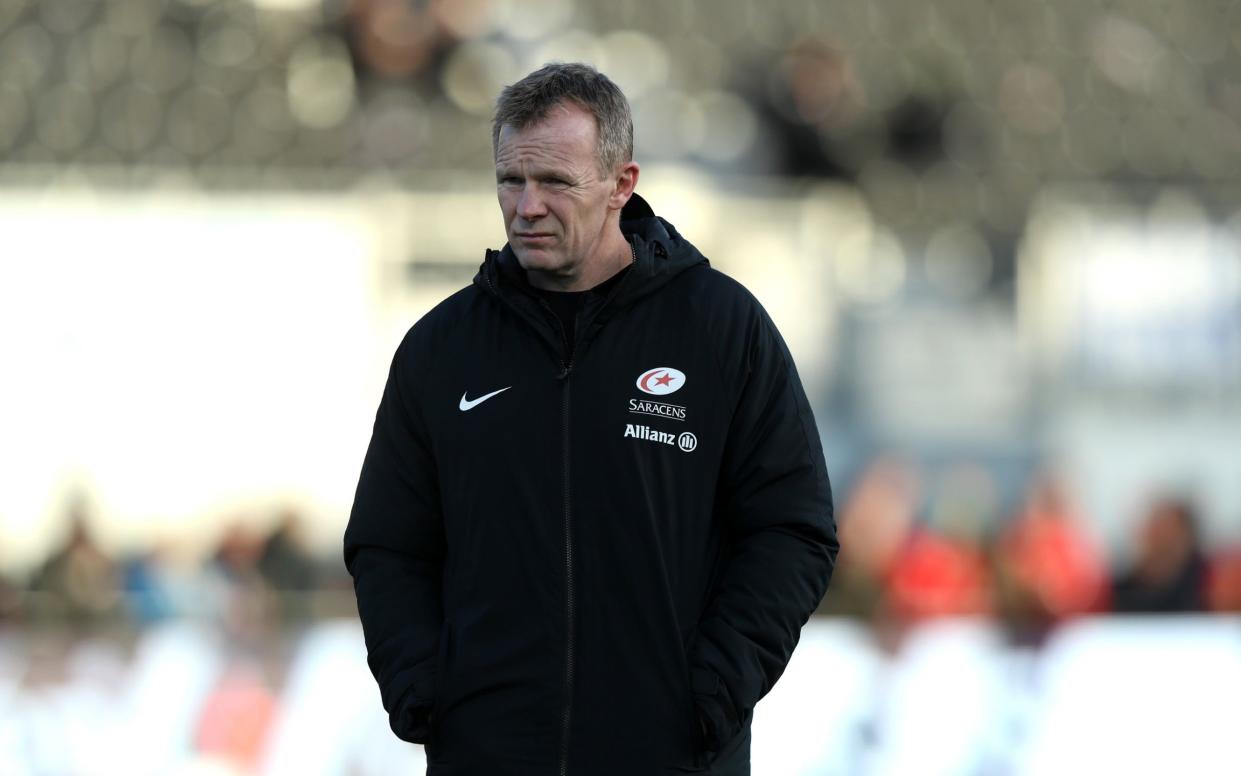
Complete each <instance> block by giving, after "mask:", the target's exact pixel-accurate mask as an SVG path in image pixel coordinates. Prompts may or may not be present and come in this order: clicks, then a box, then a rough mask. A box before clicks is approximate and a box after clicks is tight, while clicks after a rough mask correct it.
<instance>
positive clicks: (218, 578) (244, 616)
mask: <svg viewBox="0 0 1241 776" xmlns="http://www.w3.org/2000/svg"><path fill="white" fill-rule="evenodd" d="M263 545H264V542H263V538H262V537H261V536H260V535H259V534H257V533H256V532H255V531H254V529H253V528H251V527H250V524H249V521H247V520H246V519H245V518H238V519H235V520H234V521H233V522H232V523H231V524H230V525H229V527H228V528H227V529H226V530H225V532H224V535H223V536H221V537H220V544H219V546H218V547H217V548H216V551H215V553H214V555H213V556H212V559H211V563H210V565H209V567H208V569H207V578H208V588H209V592H208V591H205V592H207V595H208V597H209V598H210V599H211V600H213V601H214V603H215V605H216V606H217V607H218V614H219V615H220V616H221V618H222V620H223V622H222V624H223V627H224V628H225V630H226V631H227V632H228V633H229V634H230V635H231V636H232V637H233V638H234V639H238V640H241V641H245V642H250V643H254V642H257V641H260V640H261V639H262V638H263V637H264V636H266V635H268V634H269V632H270V629H271V627H272V626H273V623H272V622H271V619H272V618H271V617H270V615H271V611H272V600H271V596H270V595H269V591H268V588H267V585H266V583H265V582H264V580H263V576H262V574H261V573H260V572H259V568H258V561H259V557H260V556H261V554H262V552H263Z"/></svg>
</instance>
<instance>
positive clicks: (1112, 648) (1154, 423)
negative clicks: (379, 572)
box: [0, 0, 1241, 776]
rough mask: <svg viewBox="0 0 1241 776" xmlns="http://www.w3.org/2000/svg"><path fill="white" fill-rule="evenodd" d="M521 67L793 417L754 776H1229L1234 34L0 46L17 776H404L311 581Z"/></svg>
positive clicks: (324, 8) (266, 35) (316, 579)
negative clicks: (795, 509) (809, 610)
mask: <svg viewBox="0 0 1241 776" xmlns="http://www.w3.org/2000/svg"><path fill="white" fill-rule="evenodd" d="M551 60H580V61H587V62H591V63H593V64H595V65H597V66H598V67H599V68H600V69H602V70H603V71H604V72H606V73H608V74H609V75H610V76H612V77H613V78H614V79H615V80H616V81H617V82H618V83H619V84H620V85H621V87H622V88H623V89H624V90H625V91H626V93H627V94H628V95H629V97H630V99H631V101H632V104H633V108H634V112H635V123H636V143H637V148H636V156H637V159H638V161H639V162H641V164H642V165H643V168H642V180H641V183H640V185H639V192H640V193H641V194H643V195H644V196H645V197H646V198H647V199H648V200H649V201H650V202H651V203H652V205H653V207H654V208H655V210H656V212H658V213H660V214H661V215H663V216H664V217H666V218H668V219H669V220H670V221H672V222H673V223H674V224H676V225H677V226H678V227H679V229H680V230H681V231H682V232H684V233H685V234H686V236H687V237H689V238H690V239H691V240H692V241H693V242H695V243H696V244H697V245H698V246H699V247H700V248H702V250H703V251H704V252H705V253H706V254H707V255H708V256H709V257H710V258H711V260H712V262H713V263H714V264H715V265H716V266H718V267H720V268H722V269H724V270H725V271H727V272H729V273H730V274H732V275H734V276H735V277H737V278H739V279H740V280H741V281H742V282H744V283H745V284H746V285H747V286H748V287H749V288H750V289H751V290H753V291H754V292H755V294H756V295H757V296H758V297H759V298H760V300H761V301H762V302H763V303H764V305H765V306H766V307H767V308H768V309H769V310H770V312H771V313H772V315H773V317H774V318H775V319H776V321H777V323H778V324H779V326H780V327H781V330H782V331H783V332H784V334H785V337H786V339H787V340H788V342H789V345H790V347H791V349H792V351H793V353H794V355H795V357H796V359H797V363H798V366H799V369H800V370H801V373H802V376H803V379H804V381H805V383H806V386H807V390H808V392H809V393H810V396H811V400H812V402H813V404H814V406H815V410H816V416H817V418H818V421H819V424H820V431H821V433H822V437H823V441H824V446H825V450H826V452H827V458H828V465H829V469H830V471H831V474H832V479H833V486H834V489H835V494H836V501H837V517H838V520H839V524H840V529H841V535H842V542H843V549H842V553H841V563H840V566H839V568H838V570H837V572H836V576H835V579H834V580H833V583H832V588H831V589H830V590H829V592H828V594H827V596H826V598H825V600H824V602H823V604H822V606H821V607H820V611H819V612H818V613H817V614H816V616H815V617H814V618H812V620H811V622H810V623H809V624H808V625H807V626H806V628H805V630H804V632H803V637H802V643H801V646H800V647H799V648H798V651H797V653H796V654H795V655H794V658H793V661H792V663H791V664H790V666H789V669H788V671H787V672H786V674H785V678H784V679H783V680H782V681H781V683H780V684H779V685H777V687H776V688H775V690H773V692H772V693H771V694H770V695H769V696H768V697H767V698H766V699H764V700H763V701H762V702H761V703H760V705H759V707H758V713H757V714H756V718H755V723H754V744H753V767H754V773H755V774H756V776H786V775H788V774H802V775H807V776H809V775H814V776H820V775H826V774H901V775H904V774H912V773H916V774H966V775H975V774H976V775H979V776H981V775H982V774H1010V773H1011V774H1050V773H1054V774H1066V773H1091V774H1094V773H1168V772H1178V773H1195V774H1215V773H1220V774H1223V773H1232V774H1235V773H1238V772H1241V752H1238V750H1237V748H1236V746H1235V739H1236V736H1235V725H1236V719H1237V714H1236V708H1237V707H1236V699H1237V698H1238V697H1241V618H1239V617H1238V613H1239V612H1241V3H1239V2H1235V1H1231V2H1230V1H1227V0H1224V1H1221V2H1181V3H1166V2H1157V1H1156V0H1039V1H1038V2H1022V1H1019V0H936V1H933V2H926V3H897V2H874V3H859V2H853V1H852V0H834V1H832V2H814V1H811V0H762V1H761V2H760V1H759V0H660V1H658V2H657V1H656V0H523V2H520V3H518V2H516V0H442V1H441V0H223V1H221V2H212V1H210V0H0V378H2V379H0V773H2V774H6V776H7V775H9V774H14V775H23V776H24V775H26V774H40V775H42V774H116V773H126V774H250V773H261V774H285V773H297V774H392V773H416V772H421V770H420V765H421V763H422V762H423V760H422V753H421V749H420V748H419V747H416V746H411V745H407V744H404V743H402V742H400V741H398V740H397V739H396V738H394V737H393V736H392V735H391V733H390V732H389V731H388V728H387V720H386V716H385V715H384V713H383V711H382V709H381V708H380V704H379V695H378V692H377V690H376V688H375V686H374V683H373V680H372V679H371V677H370V674H369V672H368V670H367V668H366V664H365V651H364V648H363V646H362V640H361V632H360V628H359V627H358V625H357V619H356V612H355V610H354V608H353V606H354V604H353V597H352V588H351V584H350V580H349V578H348V577H347V575H346V574H345V571H344V568H343V565H342V562H341V559H340V537H341V534H342V531H343V529H344V526H345V522H346V519H347V516H348V510H349V506H350V503H351V500H352V497H353V488H354V485H355V484H356V478H357V474H358V471H359V468H360V465H361V461H362V456H363V453H364V451H365V447H366V444H367V441H368V439H369V434H370V427H371V422H372V420H373V417H374V411H375V407H376V406H377V403H378V400H379V395H380V391H381V389H382V385H383V380H384V376H385V375H386V371H387V367H388V363H389V360H390V358H391V355H392V352H393V351H394V349H395V347H396V344H397V343H398V342H399V340H400V338H401V336H402V335H403V333H404V332H405V330H406V329H407V328H408V327H409V326H410V325H411V324H412V323H413V322H414V321H415V320H417V318H418V317H419V316H420V315H421V314H422V313H423V312H425V311H426V310H427V309H429V308H430V306H431V305H433V304H434V303H436V302H438V301H439V300H440V299H442V298H443V297H444V296H446V295H448V294H449V293H451V292H453V291H455V290H456V289H458V288H460V287H461V286H464V285H465V284H467V283H468V282H469V281H470V279H471V277H472V276H473V274H474V272H475V271H476V269H477V267H478V265H479V263H480V262H481V260H482V257H483V251H484V249H485V248H487V247H493V248H494V247H499V246H500V245H502V244H503V241H504V230H503V228H502V224H501V221H500V214H499V210H498V207H497V206H496V203H495V199H494V196H495V195H494V188H493V186H494V178H493V172H492V167H491V149H490V134H489V119H490V115H489V114H490V110H491V106H492V101H493V99H494V97H495V95H496V94H497V92H498V90H499V89H500V88H501V87H502V86H503V85H505V84H508V83H512V82H513V81H515V80H517V79H518V78H520V77H521V76H522V75H524V74H525V73H527V72H529V71H530V70H532V69H534V68H536V67H538V66H540V65H541V64H543V63H545V62H547V61H551Z"/></svg>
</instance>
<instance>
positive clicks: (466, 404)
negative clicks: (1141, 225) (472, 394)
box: [457, 385, 513, 412]
mask: <svg viewBox="0 0 1241 776" xmlns="http://www.w3.org/2000/svg"><path fill="white" fill-rule="evenodd" d="M512 387H513V386H511V385H509V386H506V387H504V388H501V389H500V390H498V391H492V392H491V393H488V394H485V395H483V396H479V397H478V398H477V399H466V398H465V393H463V394H461V403H460V404H458V405H457V406H458V407H460V408H461V411H462V412H467V411H469V410H472V409H474V408H475V407H477V406H478V405H480V404H482V403H483V402H485V401H487V400H488V399H490V398H491V397H492V396H495V395H496V394H498V393H504V392H505V391H507V390H508V389H509V388H512ZM466 393H469V391H466Z"/></svg>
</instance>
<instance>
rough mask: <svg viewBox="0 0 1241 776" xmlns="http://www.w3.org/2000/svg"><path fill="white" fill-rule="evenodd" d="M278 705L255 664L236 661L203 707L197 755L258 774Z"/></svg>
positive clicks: (244, 771)
mask: <svg viewBox="0 0 1241 776" xmlns="http://www.w3.org/2000/svg"><path fill="white" fill-rule="evenodd" d="M278 703H279V702H278V699H277V698H276V695H275V694H274V693H273V692H272V691H271V689H270V688H269V687H268V686H267V682H266V680H265V679H264V677H263V674H262V672H261V670H260V669H259V667H258V665H256V664H254V663H252V662H250V661H239V662H237V663H235V664H234V665H232V666H230V667H229V668H228V669H227V670H225V672H224V674H223V675H222V676H221V678H220V680H219V683H218V684H217V685H216V687H215V689H213V690H212V691H211V694H210V695H209V696H208V697H207V700H206V702H205V703H204V704H203V710H202V716H201V717H200V718H199V721H198V730H197V735H196V738H197V742H196V743H197V749H198V752H199V754H201V755H204V756H205V757H207V758H209V759H210V760H211V761H213V762H219V763H222V764H227V765H228V766H231V767H233V768H236V769H238V770H239V771H240V772H242V773H255V772H257V769H258V767H259V765H260V759H261V757H262V755H263V751H264V747H265V745H266V743H267V739H268V735H269V732H270V731H271V729H272V725H273V722H274V721H275V718H276V713H277V711H278Z"/></svg>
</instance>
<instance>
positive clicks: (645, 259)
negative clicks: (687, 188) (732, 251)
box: [474, 193, 708, 323]
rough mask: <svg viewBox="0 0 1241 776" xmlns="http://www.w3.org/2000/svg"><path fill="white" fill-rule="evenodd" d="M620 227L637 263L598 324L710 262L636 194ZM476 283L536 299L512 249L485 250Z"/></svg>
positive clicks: (504, 294)
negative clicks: (688, 270)
mask: <svg viewBox="0 0 1241 776" xmlns="http://www.w3.org/2000/svg"><path fill="white" fill-rule="evenodd" d="M620 227H621V233H622V234H624V235H625V238H626V239H627V240H629V243H630V245H632V246H633V256H634V262H633V265H632V266H631V267H630V268H629V271H628V273H627V274H626V276H625V277H624V278H622V279H621V281H620V282H619V283H618V284H617V285H616V287H615V288H614V289H613V291H612V293H611V294H610V296H609V298H608V304H607V306H606V309H605V310H601V311H600V319H599V322H600V323H602V322H603V319H604V318H605V315H604V313H605V312H606V314H607V315H614V314H615V313H617V312H620V311H622V310H624V309H625V308H627V307H629V306H630V305H632V304H633V303H634V302H636V301H637V300H639V299H641V298H642V297H644V296H646V295H647V294H650V293H651V292H653V291H655V290H657V289H658V288H660V287H661V286H663V285H664V284H666V283H667V282H668V281H670V280H671V279H672V278H674V277H676V276H677V275H678V274H680V273H681V272H684V271H685V270H687V269H689V268H691V267H695V266H697V265H699V264H708V261H707V258H706V257H705V256H703V255H702V254H701V253H700V252H699V251H698V249H697V248H695V247H694V246H693V245H692V244H691V243H690V242H689V240H686V239H685V238H684V237H682V236H681V234H680V232H678V231H677V230H676V227H674V226H673V225H672V224H670V223H669V222H668V221H666V220H664V219H663V218H660V217H659V216H657V215H655V211H654V210H652V209H651V206H650V205H649V204H648V203H647V201H646V200H645V199H643V198H642V197H640V196H638V194H636V193H635V194H633V195H632V196H631V197H630V198H629V202H627V203H626V204H625V207H624V209H623V210H621V221H620ZM474 284H475V285H477V286H479V287H481V288H482V289H483V290H485V291H488V292H489V293H492V294H496V295H497V296H500V297H502V298H505V299H507V300H508V301H510V302H513V301H515V295H518V296H532V290H531V286H530V283H529V281H528V280H527V279H526V273H525V270H523V269H522V268H521V265H520V264H519V263H518V262H517V256H516V255H515V254H514V253H513V249H512V246H511V245H509V244H505V246H504V247H503V248H502V249H500V250H498V251H494V250H489V251H487V255H486V257H485V258H484V259H483V263H482V266H480V267H479V269H478V274H477V275H475V276H474Z"/></svg>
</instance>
